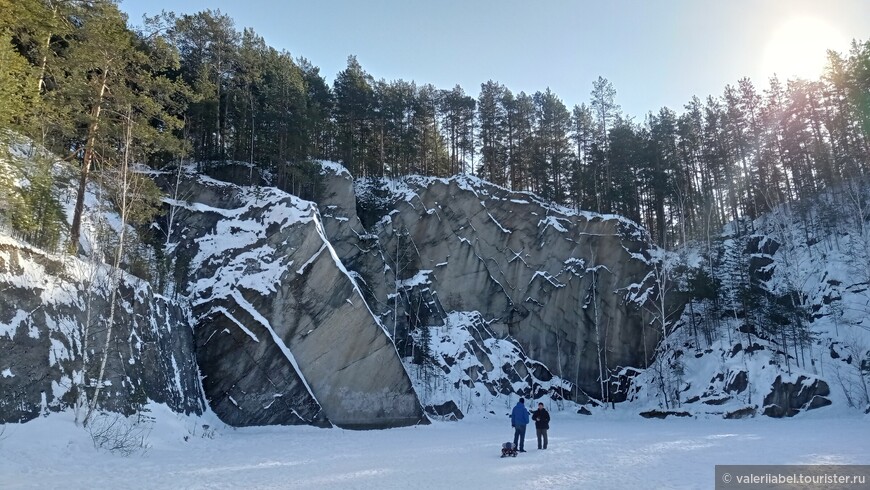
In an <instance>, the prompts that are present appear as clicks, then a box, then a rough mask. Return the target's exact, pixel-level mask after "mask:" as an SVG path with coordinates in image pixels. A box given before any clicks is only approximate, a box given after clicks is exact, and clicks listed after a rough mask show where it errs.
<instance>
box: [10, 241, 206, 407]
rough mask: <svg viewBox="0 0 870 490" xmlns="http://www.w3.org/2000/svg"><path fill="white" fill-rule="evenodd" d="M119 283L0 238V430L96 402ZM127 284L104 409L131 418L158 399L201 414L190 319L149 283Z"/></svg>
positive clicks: (126, 279) (97, 269) (128, 279)
mask: <svg viewBox="0 0 870 490" xmlns="http://www.w3.org/2000/svg"><path fill="white" fill-rule="evenodd" d="M110 284H111V282H110V281H109V269H108V268H107V267H105V266H98V265H93V264H88V263H86V262H82V261H80V260H78V259H75V258H70V257H59V256H53V255H50V254H46V253H44V252H42V251H39V250H36V249H33V248H31V247H30V246H27V245H25V244H22V243H19V242H16V241H15V240H12V239H9V238H3V237H0V291H2V294H0V423H6V422H23V421H27V420H30V419H33V418H35V417H38V416H39V415H41V414H46V413H48V412H51V411H58V410H63V409H65V408H68V407H70V406H72V404H73V402H74V400H75V397H76V390H78V389H84V390H86V391H87V392H88V393H93V390H94V388H93V387H94V385H95V383H96V380H97V379H98V371H99V362H100V361H101V360H102V357H103V356H104V355H105V354H106V352H105V351H104V347H105V339H106V328H105V322H106V318H107V317H108V312H109V304H108V303H109V298H110V286H109V285H110ZM120 284H121V285H120V288H119V295H118V303H117V304H116V307H117V308H116V313H115V314H116V319H117V321H116V322H115V328H114V331H113V340H111V341H110V343H109V349H108V355H109V357H108V361H107V365H106V371H105V373H106V375H105V381H104V383H103V388H102V392H101V394H100V397H99V404H100V406H101V407H102V408H104V409H107V410H111V411H116V412H121V413H125V414H131V413H133V412H135V411H137V410H139V409H140V408H141V407H142V406H143V405H144V404H145V403H147V402H148V401H149V400H151V401H155V402H158V403H165V404H167V405H168V406H169V407H170V408H172V409H173V410H176V411H178V412H184V413H196V414H200V413H202V411H203V410H204V409H205V402H204V400H203V398H202V396H201V393H202V392H201V388H200V383H199V378H198V374H199V372H198V370H197V366H196V362H195V358H194V355H193V336H192V331H191V329H190V327H189V325H188V323H187V319H186V317H185V315H184V313H183V311H182V310H181V309H179V308H178V307H177V306H175V305H173V304H172V303H171V302H168V301H166V300H165V299H163V298H162V297H160V296H155V295H154V294H153V291H152V289H151V287H150V286H149V285H148V284H147V283H145V282H144V281H141V280H139V279H136V278H134V277H132V276H128V275H123V276H122V278H121V283H120ZM86 326H87V327H88V328H87V332H88V333H87V335H85V332H86V330H85V328H86ZM85 352H87V353H88V359H87V360H85ZM83 372H84V374H83ZM83 380H87V381H83Z"/></svg>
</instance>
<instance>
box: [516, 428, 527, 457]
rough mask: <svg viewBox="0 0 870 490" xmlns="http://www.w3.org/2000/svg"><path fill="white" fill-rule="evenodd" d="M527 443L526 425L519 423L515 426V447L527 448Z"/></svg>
mask: <svg viewBox="0 0 870 490" xmlns="http://www.w3.org/2000/svg"><path fill="white" fill-rule="evenodd" d="M525 444H526V426H525V425H517V426H515V427H514V447H516V448H517V450H519V451H522V450H523V449H525V447H524V446H525Z"/></svg>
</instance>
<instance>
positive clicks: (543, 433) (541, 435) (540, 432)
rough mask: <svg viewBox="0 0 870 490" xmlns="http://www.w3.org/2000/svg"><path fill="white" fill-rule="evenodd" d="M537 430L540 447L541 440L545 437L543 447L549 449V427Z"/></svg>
mask: <svg viewBox="0 0 870 490" xmlns="http://www.w3.org/2000/svg"><path fill="white" fill-rule="evenodd" d="M535 432H537V433H538V449H541V447H542V446H541V440H542V439H543V441H544V445H543V448H544V449H547V429H535Z"/></svg>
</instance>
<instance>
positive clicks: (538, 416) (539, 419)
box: [532, 408, 550, 430]
mask: <svg viewBox="0 0 870 490" xmlns="http://www.w3.org/2000/svg"><path fill="white" fill-rule="evenodd" d="M532 420H534V421H535V428H536V429H544V430H546V429H549V428H550V412H548V411H547V409H546V408H539V409H537V410H535V411H534V412H532Z"/></svg>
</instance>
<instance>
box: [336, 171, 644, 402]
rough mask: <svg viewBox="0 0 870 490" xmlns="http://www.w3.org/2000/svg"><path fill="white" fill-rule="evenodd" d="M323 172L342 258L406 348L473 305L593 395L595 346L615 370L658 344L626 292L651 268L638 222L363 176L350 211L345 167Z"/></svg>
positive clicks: (471, 184) (452, 182) (513, 197)
mask: <svg viewBox="0 0 870 490" xmlns="http://www.w3.org/2000/svg"><path fill="white" fill-rule="evenodd" d="M324 173H325V176H326V178H325V183H324V189H325V192H324V193H323V195H322V198H321V199H320V201H319V204H320V207H321V208H322V209H324V210H329V211H330V212H329V213H327V212H326V211H324V215H327V214H329V217H328V218H325V220H326V223H327V230H329V231H332V232H333V233H334V234H335V236H340V237H341V241H342V242H343V243H344V244H345V247H343V248H341V249H339V250H338V255H339V256H340V257H341V258H342V260H344V261H345V263H346V264H348V267H349V268H351V269H352V270H353V271H354V272H355V273H357V274H358V275H359V276H360V277H361V281H360V282H361V283H363V284H365V286H364V287H365V288H366V289H367V293H368V296H369V297H370V302H371V304H372V305H373V309H375V310H376V312H377V313H378V314H380V315H381V318H382V320H383V322H384V324H385V325H386V326H387V329H388V330H391V331H395V332H396V342H397V345H399V347H400V350H403V354H405V355H408V356H411V351H410V349H412V348H413V347H411V348H410V349H409V348H408V347H407V345H408V344H411V343H413V341H410V340H409V341H408V342H403V336H404V337H405V338H408V339H411V337H413V334H414V331H415V330H419V328H418V327H419V326H420V325H445V324H447V323H449V322H447V319H448V317H449V316H450V314H451V313H453V312H469V313H470V312H474V315H473V317H474V318H476V319H477V323H479V322H481V321H482V322H484V323H485V324H486V325H487V329H488V330H489V331H490V332H491V333H492V336H493V337H494V338H506V337H507V338H510V339H511V340H512V341H513V342H514V343H515V345H517V346H518V347H519V348H520V349H521V350H522V351H523V356H522V357H523V358H526V359H530V360H532V361H534V364H536V365H540V364H541V363H543V364H544V365H546V366H547V367H549V371H550V372H552V373H560V378H563V379H566V380H569V381H570V382H571V383H575V384H576V385H577V386H579V388H580V389H582V390H583V391H585V392H587V393H590V394H593V395H594V396H596V397H597V396H600V391H601V384H600V383H599V382H598V378H599V356H598V352H599V349H600V350H601V352H602V353H606V354H603V356H604V355H606V359H604V358H602V362H604V363H606V365H605V369H607V368H610V369H611V370H613V369H616V368H617V367H620V366H641V365H643V364H644V359H643V357H644V354H645V353H652V351H653V349H654V346H655V344H656V342H657V341H658V336H657V334H656V332H655V330H654V329H651V328H644V327H643V326H644V325H645V320H644V318H643V314H642V311H641V310H640V309H639V308H637V307H636V306H635V305H634V304H633V303H632V302H631V301H630V297H631V295H632V294H634V293H636V292H637V291H638V285H639V284H642V283H644V280H645V279H646V278H647V276H648V272H649V263H648V262H649V255H648V254H646V252H647V250H648V247H649V245H648V242H647V239H646V236H645V233H644V232H643V230H642V229H640V228H639V227H638V226H637V225H635V224H634V223H632V222H630V221H627V220H625V219H622V218H619V217H617V216H601V215H595V214H590V213H578V212H575V211H573V210H570V209H566V208H561V207H555V206H551V205H548V204H545V203H543V202H541V201H540V200H539V199H538V198H536V197H535V196H533V195H530V194H526V193H517V192H511V191H508V190H505V189H502V188H499V187H496V186H493V185H491V184H488V183H485V182H483V181H480V180H478V179H474V178H468V177H456V178H452V179H447V180H443V179H429V178H406V179H404V180H402V181H398V182H397V181H387V182H377V181H375V182H364V183H361V184H360V185H358V186H357V188H356V194H357V209H353V208H352V207H351V202H350V201H349V200H348V199H347V197H346V196H347V195H348V193H349V192H350V185H351V182H350V179H349V176H347V175H346V173H342V169H335V167H333V166H330V167H326V168H325V169H324ZM647 286H648V284H647ZM397 298H398V301H397ZM394 308H396V309H394ZM646 321H647V323H648V319H647V320H646ZM463 328H465V327H463ZM418 340H419V339H418ZM417 343H419V342H417ZM403 346H404V349H403ZM468 349H469V352H471V351H472V350H473V349H471V348H470V347H469V348H468ZM477 354H478V357H481V356H480V352H478V353H477ZM603 356H602V357H603ZM518 359H519V358H518ZM518 359H515V360H514V361H517V360H518ZM438 361H439V362H441V361H443V359H440V360H438ZM486 364H492V363H491V362H487V363H486ZM495 364H499V363H498V362H497V363H495ZM442 369H449V368H448V367H447V366H442ZM545 369H546V368H545ZM534 370H535V368H534V367H533V366H532V365H531V364H530V365H528V366H524V368H523V369H522V371H523V373H524V374H523V376H521V377H520V378H521V379H522V380H524V381H527V382H528V383H527V385H528V393H527V394H531V393H532V391H533V386H534V385H535V384H539V381H540V379H538V378H535V377H533V376H531V375H530V374H528V373H529V372H530V371H534ZM543 377H544V378H545V379H550V375H549V374H547V375H545V376H543ZM471 381H472V380H471V379H470V378H468V377H467V376H466V377H465V379H464V380H462V382H471ZM496 384H498V383H496ZM501 384H502V386H504V384H505V383H503V382H502V383H501ZM507 384H508V385H512V383H510V382H508V383H507ZM569 385H570V383H569ZM560 386H561V385H560ZM488 388H489V391H490V392H492V391H493V389H492V388H493V385H492V384H490V385H488ZM497 391H501V390H497Z"/></svg>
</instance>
